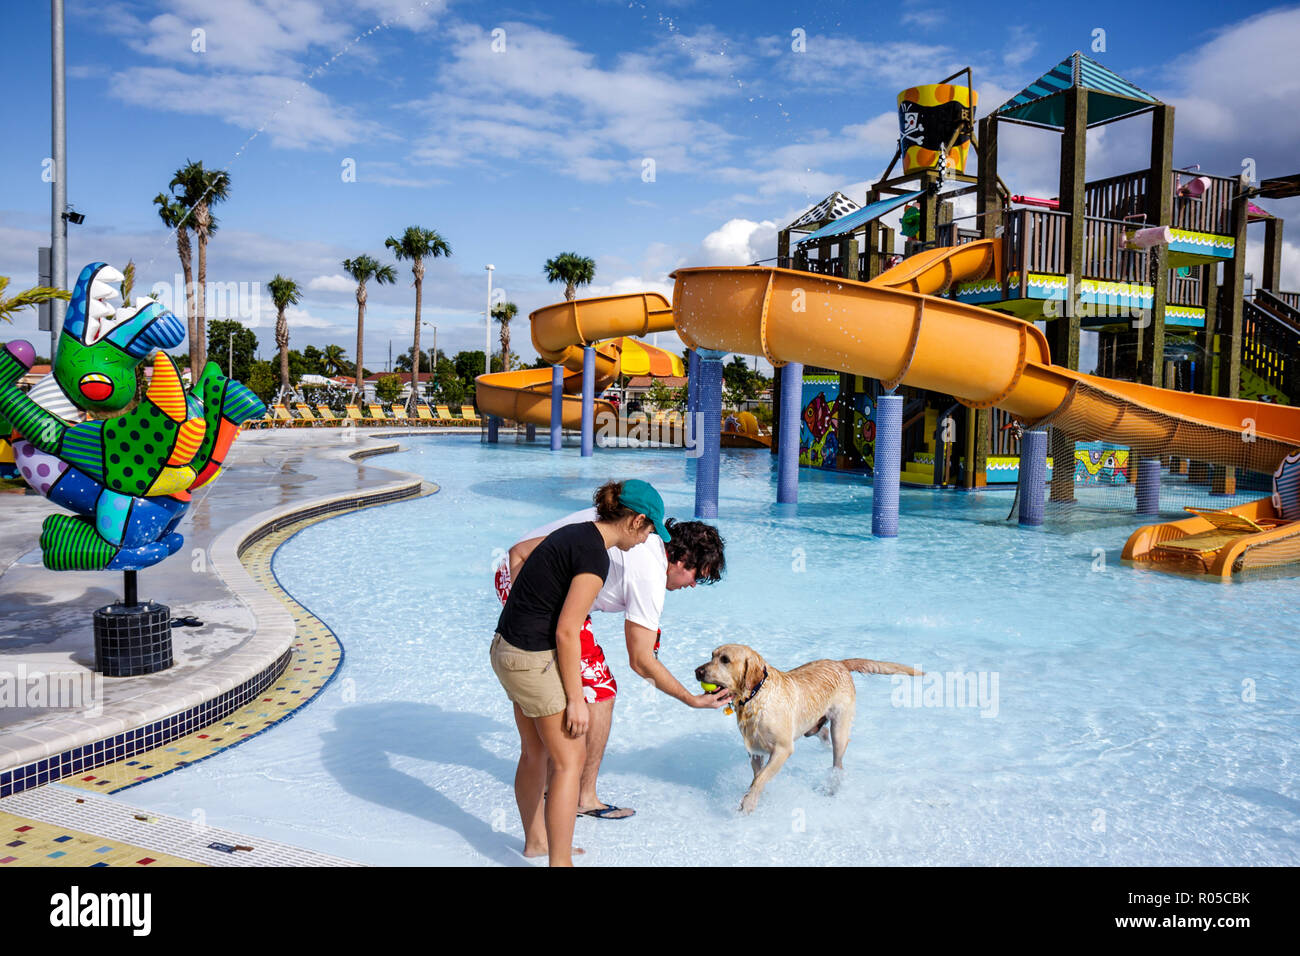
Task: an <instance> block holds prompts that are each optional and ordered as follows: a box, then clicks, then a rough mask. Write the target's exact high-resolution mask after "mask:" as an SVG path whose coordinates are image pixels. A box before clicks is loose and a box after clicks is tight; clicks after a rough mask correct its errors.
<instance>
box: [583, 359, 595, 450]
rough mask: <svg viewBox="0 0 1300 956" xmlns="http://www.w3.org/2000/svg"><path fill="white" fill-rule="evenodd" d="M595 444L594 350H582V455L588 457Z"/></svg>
mask: <svg viewBox="0 0 1300 956" xmlns="http://www.w3.org/2000/svg"><path fill="white" fill-rule="evenodd" d="M595 446H596V350H595V349H594V348H592V347H591V346H590V345H588V346H586V347H584V348H583V350H582V457H583V458H590V457H591V453H592V451H593V450H594V449H595Z"/></svg>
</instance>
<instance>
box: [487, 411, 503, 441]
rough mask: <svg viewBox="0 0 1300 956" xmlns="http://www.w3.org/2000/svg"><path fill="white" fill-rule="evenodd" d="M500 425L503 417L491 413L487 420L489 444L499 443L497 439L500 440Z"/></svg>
mask: <svg viewBox="0 0 1300 956" xmlns="http://www.w3.org/2000/svg"><path fill="white" fill-rule="evenodd" d="M500 426H501V419H499V418H497V417H496V416H495V415H489V416H488V420H487V428H488V437H487V440H488V444H489V445H495V444H496V443H497V440H498V429H499V428H500Z"/></svg>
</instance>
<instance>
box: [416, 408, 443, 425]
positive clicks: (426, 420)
mask: <svg viewBox="0 0 1300 956" xmlns="http://www.w3.org/2000/svg"><path fill="white" fill-rule="evenodd" d="M415 414H416V415H418V416H419V419H420V424H421V425H436V424H437V423H438V419H436V418H434V417H433V413H432V412H430V411H429V406H428V405H416V406H415Z"/></svg>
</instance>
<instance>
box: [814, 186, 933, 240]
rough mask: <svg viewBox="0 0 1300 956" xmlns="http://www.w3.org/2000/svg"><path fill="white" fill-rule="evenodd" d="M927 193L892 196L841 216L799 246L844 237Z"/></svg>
mask: <svg viewBox="0 0 1300 956" xmlns="http://www.w3.org/2000/svg"><path fill="white" fill-rule="evenodd" d="M924 193H925V190H924V189H920V190H917V191H916V192H914V193H906V194H904V195H902V196H891V197H890V198H888V199H882V200H880V201H879V202H873V203H870V204H868V205H866V206H863V207H862V208H861V209H859V210H858V211H857V212H851V213H849V214H848V215H847V216H841V217H840V218H839V219H836V220H835V221H834V222H831V223H827V224H826V225H824V226H822V227H821V228H820V229H818V230H817V231H816V232H814V233H812V234H811V235H808V236H805V237H804V238H802V239H800V240H799V242H798V243H797V244H798V245H801V246H802V245H806V244H807V243H810V242H813V241H814V240H817V239H825V238H827V237H828V236H842V235H844V233H846V232H852V231H853V230H854V229H857V228H858V227H859V226H862V225H865V224H866V223H869V222H871V221H872V220H873V219H879V218H880V217H881V216H883V215H885V214H886V213H889V212H892V211H893V210H895V209H897V208H898V207H899V206H901V205H903V204H904V203H908V202H911V201H912V200H913V199H915V198H916V197H917V196H921V195H923V194H924Z"/></svg>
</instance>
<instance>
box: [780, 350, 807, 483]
mask: <svg viewBox="0 0 1300 956" xmlns="http://www.w3.org/2000/svg"><path fill="white" fill-rule="evenodd" d="M802 405H803V365H802V364H801V363H799V362H787V363H786V365H785V366H784V367H783V368H782V369H781V410H780V416H781V417H780V419H779V421H778V423H777V427H778V429H779V431H778V432H777V450H776V455H777V457H776V500H777V503H778V504H783V505H793V504H798V503H799V421H800V418H801V417H802V415H803V409H802V407H801V406H802Z"/></svg>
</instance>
